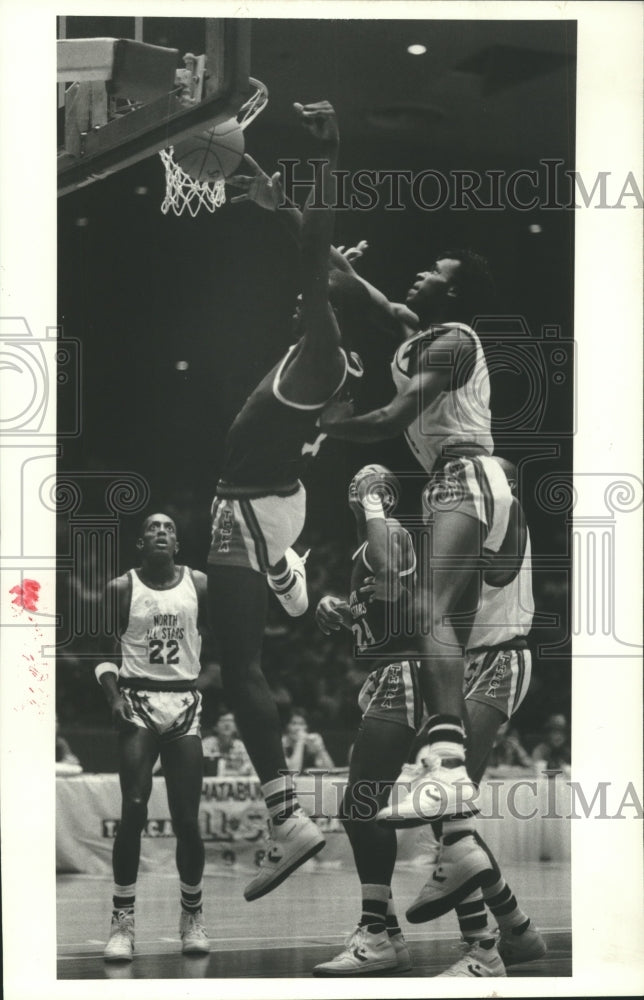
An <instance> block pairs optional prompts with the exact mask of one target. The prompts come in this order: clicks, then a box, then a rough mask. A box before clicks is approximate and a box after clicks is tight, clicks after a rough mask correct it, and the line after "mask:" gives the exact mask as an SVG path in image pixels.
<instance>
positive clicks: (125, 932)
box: [103, 910, 134, 962]
mask: <svg viewBox="0 0 644 1000" xmlns="http://www.w3.org/2000/svg"><path fill="white" fill-rule="evenodd" d="M133 955H134V914H133V913H127V912H126V911H125V910H119V911H118V913H117V914H116V916H113V917H112V925H111V927H110V936H109V940H108V942H107V944H106V945H105V949H104V951H103V958H104V959H105V961H106V962H131V961H132V958H133Z"/></svg>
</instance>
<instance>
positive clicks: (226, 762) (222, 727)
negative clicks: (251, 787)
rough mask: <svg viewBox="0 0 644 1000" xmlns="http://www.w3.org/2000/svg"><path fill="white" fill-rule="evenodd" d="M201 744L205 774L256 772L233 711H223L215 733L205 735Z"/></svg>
mask: <svg viewBox="0 0 644 1000" xmlns="http://www.w3.org/2000/svg"><path fill="white" fill-rule="evenodd" d="M201 744H202V747H203V756H204V774H205V775H219V776H222V775H223V776H226V775H231V774H241V775H248V774H250V775H254V774H255V769H254V767H253V765H252V763H251V759H250V757H249V756H248V753H247V752H246V747H245V746H244V744H243V743H242V741H241V740H240V739H239V736H238V735H237V724H236V723H235V716H234V715H233V713H232V712H222V713H221V715H220V716H219V718H218V719H217V722H216V724H215V731H214V733H212V734H211V735H210V736H205V737H204V738H203V740H202V741H201Z"/></svg>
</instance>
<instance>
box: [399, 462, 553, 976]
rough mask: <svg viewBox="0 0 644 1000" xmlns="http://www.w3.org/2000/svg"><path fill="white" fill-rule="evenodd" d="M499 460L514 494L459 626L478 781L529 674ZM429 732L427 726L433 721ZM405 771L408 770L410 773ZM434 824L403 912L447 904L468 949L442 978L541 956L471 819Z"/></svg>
mask: <svg viewBox="0 0 644 1000" xmlns="http://www.w3.org/2000/svg"><path fill="white" fill-rule="evenodd" d="M497 461H498V462H499V464H500V465H501V467H502V469H503V471H504V473H505V475H506V478H507V481H508V484H509V485H510V488H511V490H512V494H513V497H512V504H511V508H510V514H509V518H508V524H507V528H506V531H505V534H504V537H503V539H502V541H501V543H500V545H499V547H498V551H497V552H496V553H495V555H494V556H493V557H492V558H491V560H490V563H489V565H488V566H487V568H486V570H485V573H484V574H483V579H482V582H481V587H480V605H479V607H478V608H477V610H476V611H475V612H474V613H473V614H472V615H471V616H470V621H469V622H467V623H465V626H464V627H466V628H469V629H470V637H469V640H468V645H467V651H466V654H465V678H464V689H463V694H464V700H465V706H466V715H467V723H468V756H467V769H468V774H469V776H470V777H471V778H472V780H473V781H474V782H475V784H476V785H478V784H479V782H480V781H481V779H482V777H483V774H484V771H485V767H486V763H487V759H488V757H489V754H490V751H491V749H492V746H493V744H494V740H495V737H496V735H497V733H498V730H499V728H500V726H501V725H502V724H503V723H504V722H506V721H507V720H508V719H510V718H511V717H512V716H513V715H514V713H515V712H516V711H517V709H518V708H519V706H520V705H521V704H522V702H523V700H524V698H525V696H526V694H527V691H528V687H529V685H530V677H531V669H532V667H531V654H530V650H529V648H528V643H527V635H528V633H529V632H530V629H531V628H532V620H533V615H534V599H533V594H532V564H531V555H532V553H531V545H530V532H529V530H528V526H527V524H526V520H525V516H524V513H523V509H522V507H521V504H520V502H519V500H518V499H517V497H516V469H515V468H514V466H513V465H512V464H511V463H510V462H507V461H505V460H504V459H497ZM427 726H431V719H430V720H429V722H428V723H427ZM426 728H427V727H425V728H424V729H423V730H421V733H420V734H419V737H418V740H417V742H416V745H415V747H414V750H412V757H413V756H414V754H415V753H417V752H419V751H420V752H421V753H422V752H423V751H422V747H423V744H424V743H425V742H426ZM409 770H410V772H411V773H412V774H413V770H414V768H413V767H412V768H410V769H409ZM421 770H422V765H421ZM395 812H396V810H395V809H393V810H384V811H383V812H381V813H380V816H381V817H382V816H383V814H384V815H389V818H390V821H391V819H392V818H393V825H394V826H396V825H405V824H404V822H402V823H398V822H397V821H396V819H395V815H394V814H395ZM390 825H391V824H390ZM432 827H433V830H434V833H435V835H436V837H437V839H438V842H439V844H440V848H439V853H438V857H437V858H436V861H435V864H434V865H433V866H432V868H431V870H430V873H429V878H428V879H427V882H426V883H425V885H424V886H423V887H422V889H421V891H420V893H419V894H418V896H417V897H416V899H415V900H414V902H413V903H412V904H411V905H410V906H409V908H408V910H407V914H406V915H407V919H408V920H409V921H410V923H421V922H424V921H426V920H433V919H434V918H436V917H438V916H441V915H442V914H444V913H446V912H447V911H448V910H449V909H451V908H452V907H455V909H456V913H457V916H458V921H459V925H460V929H461V933H462V935H463V939H464V943H465V946H466V952H465V955H464V956H463V958H461V959H459V960H458V961H457V962H456V963H455V964H454V965H453V966H452V967H450V969H448V970H447V971H446V972H444V973H442V975H443V976H469V977H476V978H480V977H486V976H499V975H501V976H502V975H505V970H504V966H508V965H516V964H519V963H523V962H529V961H533V960H535V959H538V958H542V957H543V956H544V955H545V953H546V946H545V943H544V941H543V938H542V937H541V935H540V934H539V931H538V930H537V929H536V928H535V927H534V925H533V924H532V922H531V920H530V918H529V917H528V916H527V915H526V914H525V913H524V912H523V911H522V910H521V908H520V906H519V904H518V902H517V900H516V898H515V896H514V894H513V893H512V890H511V889H510V887H509V886H508V885H507V883H506V882H505V880H504V878H503V875H502V873H501V871H500V870H499V868H498V866H497V863H496V860H495V859H494V857H493V856H492V854H491V852H490V850H489V848H488V847H487V845H486V844H485V842H484V840H483V839H482V837H481V836H480V835H479V833H478V831H477V830H476V828H475V825H474V817H472V816H461V817H456V818H451V817H449V816H448V817H445V818H444V819H443V820H442V821H440V822H438V823H432ZM481 852H483V853H485V854H486V855H487V856H488V858H489V859H490V861H491V862H492V870H491V873H487V874H486V876H485V877H484V878H483V880H482V881H480V882H479V883H478V885H477V883H476V880H475V878H474V876H475V874H476V869H477V868H478V864H479V862H478V860H477V858H478V857H479V856H480V854H481ZM463 888H466V889H467V891H468V894H467V895H464V894H463ZM486 907H487V908H488V909H489V910H490V911H491V913H492V914H493V916H494V917H495V919H496V921H497V924H498V926H499V935H498V940H496V941H495V940H494V936H493V934H492V933H491V931H490V929H489V927H488V923H487V916H486V913H485V908H486Z"/></svg>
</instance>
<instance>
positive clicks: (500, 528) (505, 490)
mask: <svg viewBox="0 0 644 1000" xmlns="http://www.w3.org/2000/svg"><path fill="white" fill-rule="evenodd" d="M422 506H423V517H424V519H425V522H426V523H427V522H431V521H432V520H433V518H434V517H435V516H436V515H437V514H440V513H443V512H445V511H458V512H459V513H460V514H465V515H466V516H467V517H473V518H475V519H476V520H477V521H481V523H482V524H484V525H485V527H486V528H487V535H486V538H485V548H486V549H489V550H490V551H491V552H498V550H499V548H500V546H501V543H502V542H503V539H504V538H505V534H506V532H507V530H508V522H509V517H510V508H511V506H512V492H511V490H510V485H509V483H508V481H507V478H506V476H505V473H504V472H503V469H502V468H501V466H500V465H499V463H498V462H497V461H496V459H494V458H493V457H492V456H491V455H477V456H474V457H472V458H457V459H454V460H453V461H451V462H447V463H446V465H444V466H443V468H441V469H440V470H439V471H437V472H434V473H432V476H431V478H430V480H429V482H428V483H427V486H426V487H425V489H424V491H423V497H422Z"/></svg>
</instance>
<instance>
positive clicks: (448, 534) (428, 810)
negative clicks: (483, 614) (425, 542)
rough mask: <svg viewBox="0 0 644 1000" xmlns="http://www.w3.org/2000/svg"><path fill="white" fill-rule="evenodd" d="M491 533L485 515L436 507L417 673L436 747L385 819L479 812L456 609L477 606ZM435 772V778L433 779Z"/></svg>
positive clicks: (431, 745) (422, 588) (419, 606)
mask: <svg viewBox="0 0 644 1000" xmlns="http://www.w3.org/2000/svg"><path fill="white" fill-rule="evenodd" d="M484 533H485V526H484V525H483V524H482V522H480V521H479V520H478V519H477V518H475V517H470V516H469V515H467V514H464V513H462V512H461V511H459V510H439V511H436V512H435V514H434V517H433V523H432V531H431V552H430V556H429V563H428V565H425V566H421V567H420V572H419V581H418V588H417V598H416V629H417V638H418V641H419V644H420V649H421V656H420V661H419V675H418V676H419V683H420V690H421V695H422V699H423V702H424V705H425V709H426V711H427V714H428V716H429V722H428V724H427V726H426V735H427V745H428V751H429V753H428V754H426V755H425V758H424V759H425V761H426V763H425V764H424V765H422V766H420V769H419V773H418V780H417V781H416V782H415V783H414V782H412V785H411V788H410V790H409V793H408V794H407V795H405V796H403V797H402V798H400V800H399V801H396V798H397V796H392V801H391V803H390V804H389V805H388V806H387V807H386V808H385V809H384V810H382V811H381V813H380V818H381V819H382V820H385V821H387V822H392V823H394V824H395V825H398V826H404V825H414V823H416V822H418V821H421V822H422V821H431V820H432V819H438V818H440V817H441V816H444V815H455V814H459V815H461V814H462V815H467V814H471V813H472V812H473V811H475V809H474V807H473V806H472V800H473V798H474V797H475V789H474V787H473V785H472V783H471V781H470V780H469V778H468V775H467V772H466V769H465V721H464V716H465V709H464V703H463V677H464V671H465V658H464V642H465V639H466V636H465V635H464V634H463V632H462V630H459V631H457V629H456V627H455V625H454V623H453V621H452V616H454V615H458V614H460V613H463V614H465V613H466V612H467V611H471V609H472V608H476V606H477V603H478V597H479V593H480V577H481V572H482V565H483V563H482V560H481V557H480V555H479V553H481V552H482V544H483V538H484ZM459 633H460V634H459ZM430 773H431V776H432V782H431V783H430V784H428V783H427V780H426V779H427V777H429V775H430ZM396 791H397V790H396Z"/></svg>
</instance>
